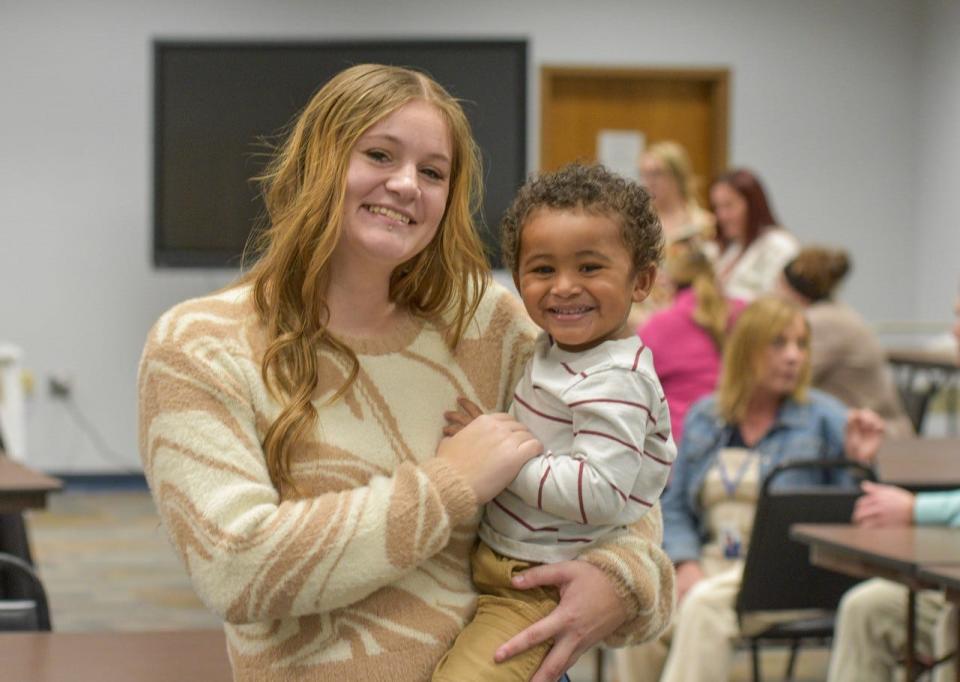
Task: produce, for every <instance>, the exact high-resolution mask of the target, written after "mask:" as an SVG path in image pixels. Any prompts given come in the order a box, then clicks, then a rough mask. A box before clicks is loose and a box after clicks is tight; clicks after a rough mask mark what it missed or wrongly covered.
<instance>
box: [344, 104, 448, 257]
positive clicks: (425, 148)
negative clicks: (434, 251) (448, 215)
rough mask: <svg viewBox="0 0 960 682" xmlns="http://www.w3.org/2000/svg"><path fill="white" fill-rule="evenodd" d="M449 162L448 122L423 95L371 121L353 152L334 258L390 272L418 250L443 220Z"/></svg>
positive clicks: (425, 243) (425, 244)
mask: <svg viewBox="0 0 960 682" xmlns="http://www.w3.org/2000/svg"><path fill="white" fill-rule="evenodd" d="M452 164H453V148H452V143H451V139H450V130H449V126H448V125H447V122H446V120H445V119H444V117H443V115H442V114H441V113H440V111H439V110H438V109H437V108H436V107H435V106H433V105H432V104H430V103H429V102H427V101H425V100H414V101H412V102H409V103H407V104H405V105H403V106H402V107H400V108H399V109H397V110H396V111H394V112H393V113H391V114H390V115H388V116H386V117H384V118H383V119H382V120H380V121H378V122H377V123H375V124H374V125H372V126H370V128H369V129H368V130H367V131H366V132H365V133H364V134H363V135H362V136H361V137H360V139H359V140H357V143H356V145H354V148H353V151H351V153H350V162H349V167H348V169H347V177H346V194H345V197H344V214H343V223H342V230H341V234H340V241H339V243H338V244H337V248H336V251H335V253H334V259H335V260H337V259H339V260H341V261H342V262H344V263H346V262H350V263H357V264H361V263H364V262H366V263H371V264H372V263H376V264H379V265H382V266H384V267H385V268H387V269H390V270H392V269H393V268H395V267H396V266H397V265H400V264H401V263H404V262H406V261H408V260H409V259H411V258H412V257H414V256H415V255H416V254H418V253H419V252H420V251H422V250H423V249H424V248H425V247H426V246H427V244H429V243H430V240H431V239H433V236H434V235H435V234H436V232H437V229H438V228H439V226H440V223H441V221H442V220H443V215H444V211H445V210H446V205H447V195H448V193H449V190H450V173H451V168H452Z"/></svg>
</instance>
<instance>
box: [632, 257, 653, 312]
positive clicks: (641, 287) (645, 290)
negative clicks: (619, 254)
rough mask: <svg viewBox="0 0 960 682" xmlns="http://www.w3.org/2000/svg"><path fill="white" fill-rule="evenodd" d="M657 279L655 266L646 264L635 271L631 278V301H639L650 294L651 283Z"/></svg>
mask: <svg viewBox="0 0 960 682" xmlns="http://www.w3.org/2000/svg"><path fill="white" fill-rule="evenodd" d="M656 280H657V266H656V265H648V266H647V267H645V268H642V269H641V270H638V271H637V274H635V275H634V280H633V302H634V303H640V302H641V301H643V300H644V299H645V298H646V297H647V296H649V295H650V290H651V289H653V283H654V282H655V281H656Z"/></svg>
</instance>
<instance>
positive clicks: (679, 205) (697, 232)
mask: <svg viewBox="0 0 960 682" xmlns="http://www.w3.org/2000/svg"><path fill="white" fill-rule="evenodd" d="M640 178H641V181H642V182H643V185H644V186H645V187H646V188H647V189H648V190H650V194H652V195H653V207H654V208H655V209H656V210H657V215H658V216H660V222H661V224H662V225H663V237H664V239H665V240H666V242H667V246H669V245H670V244H673V243H675V242H678V241H683V240H687V239H691V238H700V239H704V240H706V239H710V238H712V237H713V234H714V217H713V214H711V213H710V212H709V211H706V210H704V209H703V208H702V207H701V206H700V202H699V201H698V200H697V185H698V183H697V178H696V176H694V174H693V167H692V165H691V164H690V157H689V156H688V155H687V152H686V150H685V149H684V148H683V146H682V145H680V144H679V143H677V142H673V141H670V140H665V141H663V142H657V143H656V144H652V145H650V147H649V148H648V149H646V150H645V151H644V152H643V154H642V155H641V157H640Z"/></svg>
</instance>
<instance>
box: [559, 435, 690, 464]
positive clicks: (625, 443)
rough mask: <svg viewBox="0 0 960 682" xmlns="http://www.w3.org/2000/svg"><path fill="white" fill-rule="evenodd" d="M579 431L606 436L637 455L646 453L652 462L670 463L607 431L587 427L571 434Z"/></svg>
mask: <svg viewBox="0 0 960 682" xmlns="http://www.w3.org/2000/svg"><path fill="white" fill-rule="evenodd" d="M581 433H584V434H587V435H589V436H600V437H601V438H606V439H607V440H612V441H613V442H615V443H620V445H622V446H623V447H625V448H630V449H631V450H633V451H634V452H636V453H637V454H638V455H646V456H647V457H649V458H650V459H652V460H653V461H654V462H660V464H665V465H667V466H671V463H670V462H668V461H667V460H665V459H661V458H659V457H657V456H656V455H654V454H653V453H651V452H649V451H647V450H641V449H639V448H637V447H636V446H634V445H631V444H630V443H628V442H627V441H625V440H620V439H619V438H617V437H616V436H611V435H610V434H609V433H603V432H602V431H588V430H587V429H584V430H582V431H576V432H574V434H573V435H574V436H579V435H580V434H581Z"/></svg>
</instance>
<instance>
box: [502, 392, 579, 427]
mask: <svg viewBox="0 0 960 682" xmlns="http://www.w3.org/2000/svg"><path fill="white" fill-rule="evenodd" d="M513 399H514V400H516V401H517V402H518V403H520V404H521V405H523V406H524V407H525V408H527V409H528V410H530V411H531V412H533V413H534V414H535V415H537V416H538V417H543V418H544V419H549V420H551V421H555V422H560V423H561V424H572V423H573V420H572V419H564V418H562V417H554V416H553V415H550V414H546V413H545V412H541V411H540V410H538V409H537V408H535V407H534V406H533V405H531V404H530V403H528V402H526V401H525V400H523V399H522V398H521V397H520V396H518V395H517V394H516V393H514V394H513Z"/></svg>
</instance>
